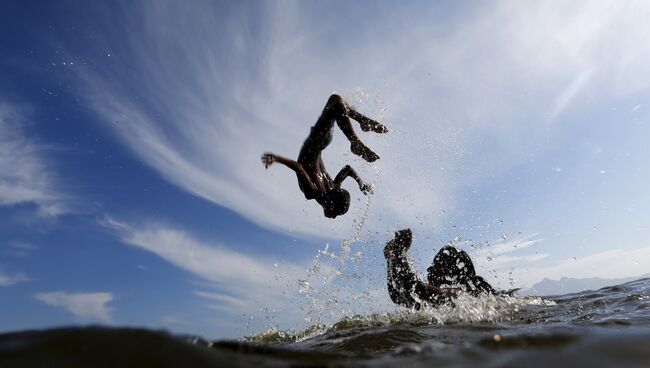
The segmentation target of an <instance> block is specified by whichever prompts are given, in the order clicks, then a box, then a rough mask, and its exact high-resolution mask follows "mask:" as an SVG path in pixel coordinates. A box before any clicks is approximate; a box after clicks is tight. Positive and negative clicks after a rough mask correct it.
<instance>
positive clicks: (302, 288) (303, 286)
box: [298, 280, 310, 293]
mask: <svg viewBox="0 0 650 368" xmlns="http://www.w3.org/2000/svg"><path fill="white" fill-rule="evenodd" d="M309 289H310V287H309V281H307V280H298V291H299V292H301V293H306V292H308V291H309Z"/></svg>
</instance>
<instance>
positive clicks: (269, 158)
mask: <svg viewBox="0 0 650 368" xmlns="http://www.w3.org/2000/svg"><path fill="white" fill-rule="evenodd" d="M275 162H279V163H281V164H283V165H284V166H286V167H288V168H290V169H291V170H293V171H295V172H296V174H297V175H298V177H299V178H300V180H301V182H303V183H306V184H308V185H309V187H310V188H311V190H313V191H316V190H318V188H317V187H316V184H314V182H313V181H311V178H310V177H309V175H308V174H307V171H305V168H304V167H302V165H301V164H300V163H298V162H296V161H294V160H290V159H288V158H285V157H282V156H277V155H274V154H272V153H268V152H267V153H265V154H263V155H262V163H263V164H264V167H265V168H267V169H268V168H269V166H271V165H273V163H275Z"/></svg>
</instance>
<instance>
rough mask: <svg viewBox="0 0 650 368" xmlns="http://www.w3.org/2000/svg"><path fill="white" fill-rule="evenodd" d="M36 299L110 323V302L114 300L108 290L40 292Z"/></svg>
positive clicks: (80, 316)
mask: <svg viewBox="0 0 650 368" xmlns="http://www.w3.org/2000/svg"><path fill="white" fill-rule="evenodd" d="M34 298H35V299H36V300H39V301H41V302H43V303H45V304H48V305H51V306H54V307H58V308H63V309H65V310H66V311H68V312H70V313H72V314H74V315H75V316H76V317H79V318H81V319H83V320H89V321H100V322H105V323H110V322H111V320H112V318H111V308H110V307H109V306H108V303H109V302H111V301H112V300H113V294H111V293H107V292H97V293H68V292H64V291H55V292H49V293H38V294H36V295H34Z"/></svg>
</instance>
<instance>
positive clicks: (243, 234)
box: [0, 1, 650, 337]
mask: <svg viewBox="0 0 650 368" xmlns="http://www.w3.org/2000/svg"><path fill="white" fill-rule="evenodd" d="M649 12H650V7H649V6H648V5H647V4H645V3H644V2H634V1H630V2H625V3H621V2H616V1H612V2H608V1H590V2H580V1H576V2H571V4H568V5H567V4H565V3H562V2H552V1H551V2H544V3H541V2H540V3H522V2H516V1H513V2H508V1H504V2H457V1H454V2H451V1H450V2H436V3H435V4H434V3H431V2H417V1H414V2H399V3H398V2H387V1H385V2H374V1H360V2H354V3H352V4H348V3H347V2H291V1H283V2H252V1H251V2H236V3H235V2H215V1H205V2H203V1H191V2H189V3H187V2H183V3H182V4H181V3H179V2H172V1H156V2H144V1H142V2H110V3H106V4H100V3H98V2H81V1H76V2H75V1H63V2H57V3H56V4H54V3H50V2H42V3H39V2H29V3H25V2H10V3H8V5H6V6H5V9H3V12H2V14H1V15H0V20H1V21H0V48H1V50H2V54H3V57H2V59H0V153H1V155H0V169H1V170H0V216H1V219H2V221H0V298H1V300H2V304H3V306H7V307H8V310H9V311H10V313H3V314H2V315H0V330H2V331H11V330H18V329H26V328H42V327H49V326H58V325H67V324H88V323H102V324H110V325H131V326H147V327H154V328H165V329H169V330H172V331H177V332H184V333H196V334H201V335H204V336H207V337H233V336H242V335H245V334H247V333H250V332H254V331H259V330H260V329H262V328H264V327H265V326H267V325H276V326H279V327H280V328H282V329H289V328H300V327H301V326H304V325H305V324H308V323H310V322H314V321H316V320H319V321H322V322H328V321H330V322H331V321H332V320H336V319H337V318H340V316H341V315H344V314H351V313H368V312H372V311H385V310H391V309H393V308H395V307H394V306H392V305H391V303H390V301H389V300H388V298H387V295H386V292H385V289H384V287H385V286H384V284H383V283H384V277H385V269H384V263H383V258H382V254H381V250H382V247H383V244H384V243H385V241H386V240H387V239H388V238H389V237H390V236H391V234H392V232H393V231H394V230H395V229H398V228H403V227H411V228H413V231H414V233H415V235H416V241H415V243H414V247H413V251H412V259H413V261H414V262H415V265H416V267H418V269H419V270H420V271H423V270H424V269H425V268H426V266H427V265H428V264H429V262H430V261H431V258H432V256H433V253H432V250H435V249H436V248H439V247H440V246H441V245H444V244H446V243H447V242H449V241H454V239H455V243H456V244H457V245H458V246H460V247H462V248H464V249H466V250H468V251H470V253H471V254H473V257H474V259H475V261H476V263H477V265H478V267H479V269H480V270H481V273H483V274H485V275H487V277H488V278H489V280H490V281H491V282H493V283H495V284H497V285H499V286H500V287H504V288H507V287H510V286H511V285H512V286H516V287H519V286H523V287H527V286H531V285H532V284H534V283H535V282H537V281H539V280H541V279H542V278H544V277H549V278H555V279H557V278H559V277H562V276H568V277H592V276H600V277H628V276H638V275H642V274H645V273H648V272H650V268H649V267H648V266H647V265H648V264H650V245H648V242H647V240H646V239H647V238H648V233H649V230H650V229H648V226H649V225H648V224H649V220H650V216H649V215H648V211H647V208H648V206H649V205H650V195H649V194H648V192H647V188H648V187H649V185H648V184H650V175H649V174H648V170H647V169H646V166H647V161H648V159H650V147H649V145H648V144H647V137H648V136H649V133H650V128H649V125H648V124H649V123H648V119H649V117H650V110H649V108H650V106H649V104H648V102H647V101H648V97H649V96H650V90H649V87H650V62H649V61H650V46H649V45H648V43H647V41H646V40H645V37H646V36H645V35H647V34H648V32H649V31H650V30H649V29H648V28H649V27H650V26H648V25H647V22H646V19H647V15H648V13H649ZM332 92H337V93H339V94H341V95H343V96H344V97H345V98H346V99H347V100H348V101H349V102H350V103H352V104H353V105H355V106H356V107H357V108H358V109H359V110H361V111H362V112H365V113H366V114H367V115H369V116H372V117H375V118H377V119H380V120H382V121H385V122H386V123H387V125H388V126H389V128H390V129H391V131H390V133H389V134H387V135H381V136H379V135H372V134H370V133H368V134H365V133H364V134H362V139H363V140H364V142H366V143H367V145H368V146H370V147H372V148H373V149H374V150H375V151H376V152H377V153H379V155H380V156H381V157H382V158H381V160H379V161H377V162H376V163H373V164H367V163H365V162H363V161H362V160H360V159H359V158H357V157H354V156H353V155H351V154H350V153H349V148H348V146H347V145H346V144H345V140H344V137H343V136H342V134H340V133H339V132H337V133H335V138H334V142H333V144H332V145H331V147H330V149H329V150H328V151H327V152H325V154H324V159H325V162H326V165H327V166H328V168H330V169H329V170H330V171H331V172H337V171H338V169H339V168H340V167H342V166H343V165H345V164H348V163H349V164H351V165H353V166H354V167H355V168H357V170H358V171H359V173H360V174H361V175H362V176H363V177H364V178H365V179H366V180H368V181H370V182H373V183H374V186H375V193H374V195H372V196H370V197H364V196H363V195H362V194H361V193H359V192H358V191H357V190H356V188H355V187H354V185H353V183H346V184H345V186H346V188H348V189H349V190H350V192H351V194H352V197H353V205H352V207H351V210H350V212H349V213H348V214H347V215H346V216H344V217H340V218H337V219H336V220H329V219H326V218H324V217H323V216H322V214H321V211H320V210H319V208H318V207H317V205H316V204H315V203H312V202H313V201H312V202H307V201H305V200H304V199H303V196H302V194H301V193H300V192H299V191H298V188H297V185H296V182H295V178H294V176H293V175H292V174H291V173H290V172H289V171H288V170H286V169H284V168H282V167H275V166H273V167H271V168H270V169H269V170H264V168H263V166H262V165H261V163H260V162H259V156H260V154H261V153H263V152H265V151H272V152H275V153H278V154H282V155H286V156H294V157H295V156H296V155H297V152H298V150H299V149H300V145H301V143H302V141H303V139H304V138H305V136H306V134H307V133H308V129H309V126H310V125H311V124H313V122H314V121H315V119H316V118H317V116H318V114H319V112H320V110H321V109H322V107H323V105H324V104H325V101H326V100H327V97H328V96H329V94H331V93H332ZM348 250H349V255H346V254H347V253H346V252H347V251H348ZM300 280H304V281H307V282H308V283H309V286H306V285H307V284H306V283H305V282H304V281H300Z"/></svg>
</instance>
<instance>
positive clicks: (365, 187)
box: [359, 183, 373, 195]
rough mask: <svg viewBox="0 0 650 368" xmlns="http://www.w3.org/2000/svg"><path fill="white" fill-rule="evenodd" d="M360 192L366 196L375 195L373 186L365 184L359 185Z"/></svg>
mask: <svg viewBox="0 0 650 368" xmlns="http://www.w3.org/2000/svg"><path fill="white" fill-rule="evenodd" d="M359 190H361V193H363V194H365V195H368V194H372V193H373V190H372V185H371V184H366V183H363V184H361V185H359Z"/></svg>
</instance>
